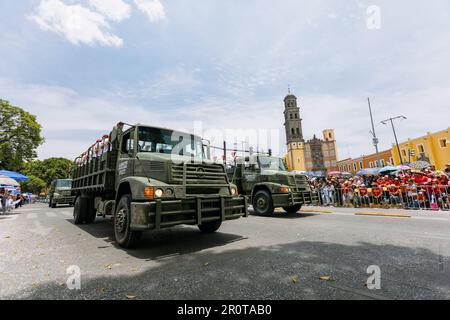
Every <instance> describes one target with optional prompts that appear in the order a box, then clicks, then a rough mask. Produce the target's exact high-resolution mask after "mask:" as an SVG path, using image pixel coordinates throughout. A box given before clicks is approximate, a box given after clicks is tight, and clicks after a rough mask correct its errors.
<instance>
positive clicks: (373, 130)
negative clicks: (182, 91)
mask: <svg viewBox="0 0 450 320" xmlns="http://www.w3.org/2000/svg"><path fill="white" fill-rule="evenodd" d="M367 102H368V103H369V113H370V122H371V123H372V131H371V132H370V133H371V134H372V142H373V145H374V146H375V151H376V153H377V166H376V167H377V168H378V166H381V161H380V153H379V152H378V143H379V140H378V138H377V135H376V133H375V125H374V124H373V116H372V106H371V105H370V98H367Z"/></svg>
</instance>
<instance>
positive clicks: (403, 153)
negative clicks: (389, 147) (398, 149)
mask: <svg viewBox="0 0 450 320" xmlns="http://www.w3.org/2000/svg"><path fill="white" fill-rule="evenodd" d="M402 155H403V156H404V157H406V150H405V149H403V150H402Z"/></svg>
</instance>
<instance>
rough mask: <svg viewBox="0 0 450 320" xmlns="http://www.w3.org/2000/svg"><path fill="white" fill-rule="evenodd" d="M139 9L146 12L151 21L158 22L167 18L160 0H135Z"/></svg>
mask: <svg viewBox="0 0 450 320" xmlns="http://www.w3.org/2000/svg"><path fill="white" fill-rule="evenodd" d="M134 3H135V4H136V6H137V7H138V9H139V10H141V11H142V12H144V13H145V14H146V15H147V17H148V18H149V19H150V21H151V22H158V21H160V20H164V19H165V18H166V13H165V11H164V6H163V5H162V3H161V1H160V0H134Z"/></svg>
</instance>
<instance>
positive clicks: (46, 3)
mask: <svg viewBox="0 0 450 320" xmlns="http://www.w3.org/2000/svg"><path fill="white" fill-rule="evenodd" d="M30 18H31V19H32V20H33V21H35V22H36V23H37V24H38V25H39V27H40V28H41V29H42V30H44V31H51V32H55V33H57V34H60V35H62V36H64V37H66V38H67V40H69V41H70V42H71V43H73V44H79V43H86V44H91V45H92V44H95V43H99V44H101V45H105V46H116V47H121V46H122V45H123V40H122V39H121V38H119V37H117V36H116V35H114V34H112V33H111V32H110V30H111V26H110V24H109V23H108V22H107V21H106V19H105V17H104V16H103V15H101V14H99V13H97V12H94V11H91V10H89V9H87V8H85V7H83V6H80V5H67V4H65V3H64V2H62V1H60V0H43V1H41V2H40V4H39V7H38V8H37V13H36V14H35V15H33V16H31V17H30Z"/></svg>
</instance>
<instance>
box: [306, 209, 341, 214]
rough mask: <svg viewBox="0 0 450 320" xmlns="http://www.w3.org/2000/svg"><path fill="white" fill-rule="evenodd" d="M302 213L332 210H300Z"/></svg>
mask: <svg viewBox="0 0 450 320" xmlns="http://www.w3.org/2000/svg"><path fill="white" fill-rule="evenodd" d="M300 212H302V213H333V211H329V210H306V209H305V210H300Z"/></svg>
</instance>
